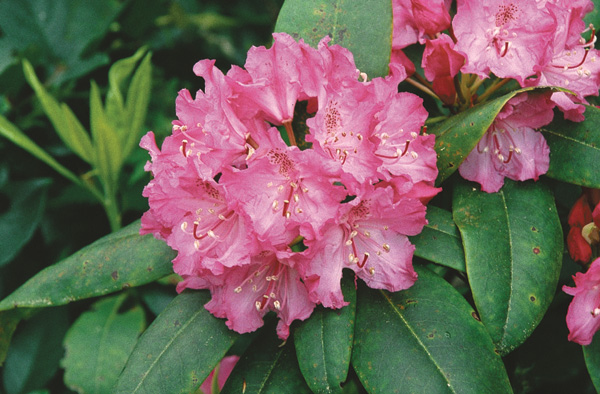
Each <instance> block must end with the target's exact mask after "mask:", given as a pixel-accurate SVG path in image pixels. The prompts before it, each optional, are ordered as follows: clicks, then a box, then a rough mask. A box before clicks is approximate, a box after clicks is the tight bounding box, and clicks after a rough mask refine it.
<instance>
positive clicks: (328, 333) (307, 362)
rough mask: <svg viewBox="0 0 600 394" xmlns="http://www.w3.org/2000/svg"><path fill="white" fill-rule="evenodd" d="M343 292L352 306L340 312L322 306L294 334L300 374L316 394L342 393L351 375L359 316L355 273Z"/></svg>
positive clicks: (346, 279)
mask: <svg viewBox="0 0 600 394" xmlns="http://www.w3.org/2000/svg"><path fill="white" fill-rule="evenodd" d="M348 273H350V271H348V270H347V272H346V274H348ZM342 290H343V293H344V300H346V301H347V302H349V303H350V304H349V305H347V306H345V307H343V308H342V309H340V310H335V309H325V308H323V307H322V306H318V307H317V308H315V310H314V312H313V314H312V315H311V316H310V318H308V319H307V320H305V321H303V322H300V323H299V324H298V326H297V327H296V330H295V331H294V344H295V345H296V353H297V356H298V364H299V365H300V371H302V375H304V379H305V380H306V382H307V383H308V385H309V387H310V388H311V390H312V391H313V392H315V393H341V391H342V389H341V387H340V383H342V382H344V381H345V380H346V376H347V375H348V368H349V366H350V355H351V354H352V341H353V339H354V319H355V316H356V290H355V288H354V272H352V274H351V275H345V276H344V278H343V280H342Z"/></svg>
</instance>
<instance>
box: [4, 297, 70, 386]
mask: <svg viewBox="0 0 600 394" xmlns="http://www.w3.org/2000/svg"><path fill="white" fill-rule="evenodd" d="M68 324H69V320H68V313H67V310H66V308H53V309H46V310H43V311H40V312H39V313H38V314H36V315H35V316H34V317H32V318H31V319H30V320H27V321H25V322H23V323H21V325H20V326H19V328H18V330H17V331H16V333H15V336H14V339H13V341H12V344H11V346H10V348H9V350H8V354H7V357H6V362H5V364H4V368H3V370H2V378H3V381H4V389H5V390H6V391H5V392H6V394H20V393H29V392H30V391H32V390H35V389H41V388H43V387H44V386H45V385H46V383H47V382H48V381H49V380H50V379H51V378H52V377H53V376H54V374H55V373H56V372H57V371H58V367H59V361H60V358H61V357H62V341H63V338H64V336H65V333H66V332H67V328H68Z"/></svg>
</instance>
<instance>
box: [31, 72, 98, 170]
mask: <svg viewBox="0 0 600 394" xmlns="http://www.w3.org/2000/svg"><path fill="white" fill-rule="evenodd" d="M23 72H24V73H25V78H26V79H27V82H29V85H31V87H32V88H33V90H34V91H35V94H36V95H37V98H38V99H39V100H40V102H41V103H42V107H43V108H44V111H45V112H46V115H47V116H48V118H49V119H50V121H51V122H52V125H53V126H54V129H55V130H56V133H57V134H58V136H59V137H60V139H61V140H62V141H63V142H64V143H65V145H67V146H68V147H69V149H71V150H72V151H73V152H74V153H75V154H77V155H78V156H79V157H81V158H82V159H83V160H85V161H87V162H88V163H93V161H94V156H93V152H92V143H91V141H90V137H89V135H88V134H87V132H86V131H85V129H84V128H83V126H82V125H81V123H79V121H78V120H77V118H76V117H75V115H74V114H73V113H72V112H71V110H70V109H69V107H67V106H66V104H62V105H61V104H59V103H58V101H56V99H55V98H54V97H52V96H51V95H50V94H49V93H48V92H46V89H44V86H43V85H42V84H41V83H40V81H39V80H38V78H37V76H36V75H35V71H34V70H33V66H32V65H31V64H30V63H29V62H28V61H27V60H23Z"/></svg>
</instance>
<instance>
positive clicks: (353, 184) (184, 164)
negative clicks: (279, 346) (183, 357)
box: [141, 34, 440, 339]
mask: <svg viewBox="0 0 600 394" xmlns="http://www.w3.org/2000/svg"><path fill="white" fill-rule="evenodd" d="M273 38H274V44H273V46H272V47H271V48H268V49H266V48H262V47H261V48H253V49H251V50H250V51H249V52H248V59H247V61H246V69H242V68H239V67H233V68H232V69H231V70H230V71H229V72H228V73H227V74H223V73H222V72H221V71H220V70H218V69H217V68H216V67H214V61H211V60H202V61H200V62H198V63H197V64H196V66H195V67H194V72H195V73H196V74H197V75H198V76H201V77H203V78H204V81H205V89H204V91H199V92H198V93H197V94H196V97H195V98H192V96H191V94H190V93H189V92H188V91H186V90H183V91H181V92H180V94H179V97H178V98H177V100H176V106H177V117H178V119H177V120H175V121H174V122H173V125H174V126H173V134H172V135H171V136H169V137H167V138H166V139H165V142H164V143H163V146H162V150H160V149H159V148H158V147H157V145H156V143H155V142H154V136H153V134H152V133H149V134H148V135H147V136H146V137H144V139H143V140H142V144H141V145H142V147H144V148H145V149H147V150H148V151H149V153H150V156H151V159H152V161H151V162H150V163H148V164H147V166H146V170H149V171H151V172H152V174H153V175H154V179H153V180H152V181H151V182H150V183H149V184H148V186H146V188H145V191H144V195H145V196H147V197H148V201H149V205H150V210H149V211H148V212H147V213H146V214H145V215H144V217H143V220H142V230H141V231H142V233H153V234H154V235H155V236H157V237H159V238H162V239H165V240H166V241H167V243H168V244H169V246H171V247H172V248H173V249H175V250H176V251H177V252H178V255H177V257H176V258H175V259H174V260H173V267H174V270H175V272H176V273H178V274H180V275H181V276H182V277H183V278H184V280H183V281H182V282H181V283H180V284H179V285H178V291H181V290H183V289H185V288H193V289H209V290H210V291H211V294H212V300H211V301H210V302H209V303H208V304H207V305H206V308H207V309H208V310H209V311H210V312H212V313H213V314H214V315H215V316H218V317H222V318H226V319H227V325H228V326H229V327H230V328H231V329H233V330H235V331H238V332H249V331H253V330H256V329H257V328H258V327H260V326H261V325H262V324H263V322H262V317H263V316H264V315H265V314H266V313H267V312H268V311H273V312H275V313H277V315H278V316H279V318H280V322H279V326H278V329H277V332H278V334H279V336H280V337H281V338H284V339H285V338H287V336H288V335H289V327H290V325H291V324H292V321H293V320H302V319H306V318H307V317H308V316H310V314H311V312H312V310H313V308H314V306H315V305H316V304H322V305H324V306H326V307H333V308H340V307H342V306H344V305H345V301H344V300H343V296H342V294H341V288H340V280H341V277H342V270H343V268H348V269H351V270H354V271H355V272H356V275H357V276H358V277H360V278H361V279H363V280H364V281H365V282H366V283H367V284H368V285H369V286H371V287H374V288H381V289H387V290H390V291H397V290H401V289H406V288H408V287H410V286H411V285H412V284H413V283H414V282H415V280H416V278H417V277H416V273H415V271H414V270H413V268H412V255H413V251H414V246H412V245H411V244H410V242H409V241H408V238H407V235H415V234H417V233H419V232H420V231H421V229H422V228H423V226H424V225H425V224H426V223H427V222H426V220H425V205H424V204H425V203H426V202H427V201H428V200H429V199H431V198H432V197H433V196H434V195H435V194H436V193H437V192H439V190H440V189H437V188H435V187H434V181H435V178H436V176H437V167H436V153H435V151H434V149H433V146H434V136H433V135H426V134H424V133H423V132H422V128H423V125H424V122H425V119H426V118H427V112H426V111H425V109H424V108H423V101H422V100H421V99H420V98H418V97H417V96H415V95H413V94H409V93H398V84H399V83H400V82H401V81H402V80H403V79H404V78H406V72H405V70H404V68H402V67H401V66H398V65H394V66H392V67H391V70H390V71H391V72H390V75H389V76H387V77H386V78H375V79H372V80H370V81H367V79H368V77H367V76H365V75H364V74H362V75H361V73H360V71H359V70H357V68H356V66H355V65H354V60H353V57H352V54H351V53H350V52H348V51H347V50H346V49H344V48H342V47H339V46H329V44H328V42H329V39H328V38H325V39H323V40H322V41H321V42H320V44H319V45H318V48H311V47H310V46H308V45H307V44H305V43H304V42H303V41H302V40H301V41H300V42H296V41H295V40H294V39H292V38H291V37H290V36H289V35H287V34H274V35H273ZM305 100H306V101H308V102H309V107H310V108H311V110H312V111H316V112H315V113H314V115H313V117H312V118H310V119H308V120H307V121H306V127H307V128H306V130H302V131H301V132H299V133H295V131H294V130H293V126H292V124H293V122H292V121H293V120H294V119H293V116H294V112H295V110H296V102H297V101H305ZM311 115H312V114H311ZM273 126H281V131H280V130H279V129H277V128H275V127H273ZM283 135H285V136H287V139H286V140H287V141H289V144H286V143H285V142H284V138H283V137H282V136H283ZM307 142H308V143H312V148H309V149H304V150H301V149H300V148H299V146H301V147H303V148H304V147H307V146H309V145H308V144H307Z"/></svg>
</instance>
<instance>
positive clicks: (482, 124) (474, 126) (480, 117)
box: [427, 87, 553, 186]
mask: <svg viewBox="0 0 600 394" xmlns="http://www.w3.org/2000/svg"><path fill="white" fill-rule="evenodd" d="M548 89H553V88H547V87H543V88H525V89H519V90H515V91H513V92H510V93H508V94H505V95H504V96H502V97H498V98H497V99H494V100H491V101H487V102H485V103H483V104H478V105H476V106H474V107H472V108H470V109H468V110H466V111H465V112H461V113H459V114H458V115H454V116H451V117H449V118H448V119H447V120H445V121H443V122H439V123H436V124H434V125H433V126H431V127H430V128H428V130H427V132H428V133H430V134H435V136H436V138H435V150H436V152H437V156H438V157H437V167H438V170H439V173H438V177H437V180H436V184H437V185H438V186H439V185H440V184H441V183H442V182H443V181H444V180H446V179H447V178H448V177H449V176H450V175H452V174H453V173H454V171H456V170H458V166H460V164H461V163H462V162H463V161H464V160H465V159H466V158H467V156H468V155H469V153H471V151H472V150H473V148H475V145H477V143H478V142H479V140H480V139H481V137H482V136H483V135H484V134H485V132H486V131H487V129H489V127H490V126H491V125H492V122H493V121H494V119H495V118H496V116H497V115H498V113H499V112H500V111H501V110H502V108H503V107H504V105H505V104H506V103H507V102H508V100H510V99H511V98H513V97H515V96H516V95H517V94H519V93H522V92H532V93H533V91H534V90H535V91H540V92H541V91H544V90H548ZM532 93H530V94H532Z"/></svg>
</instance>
